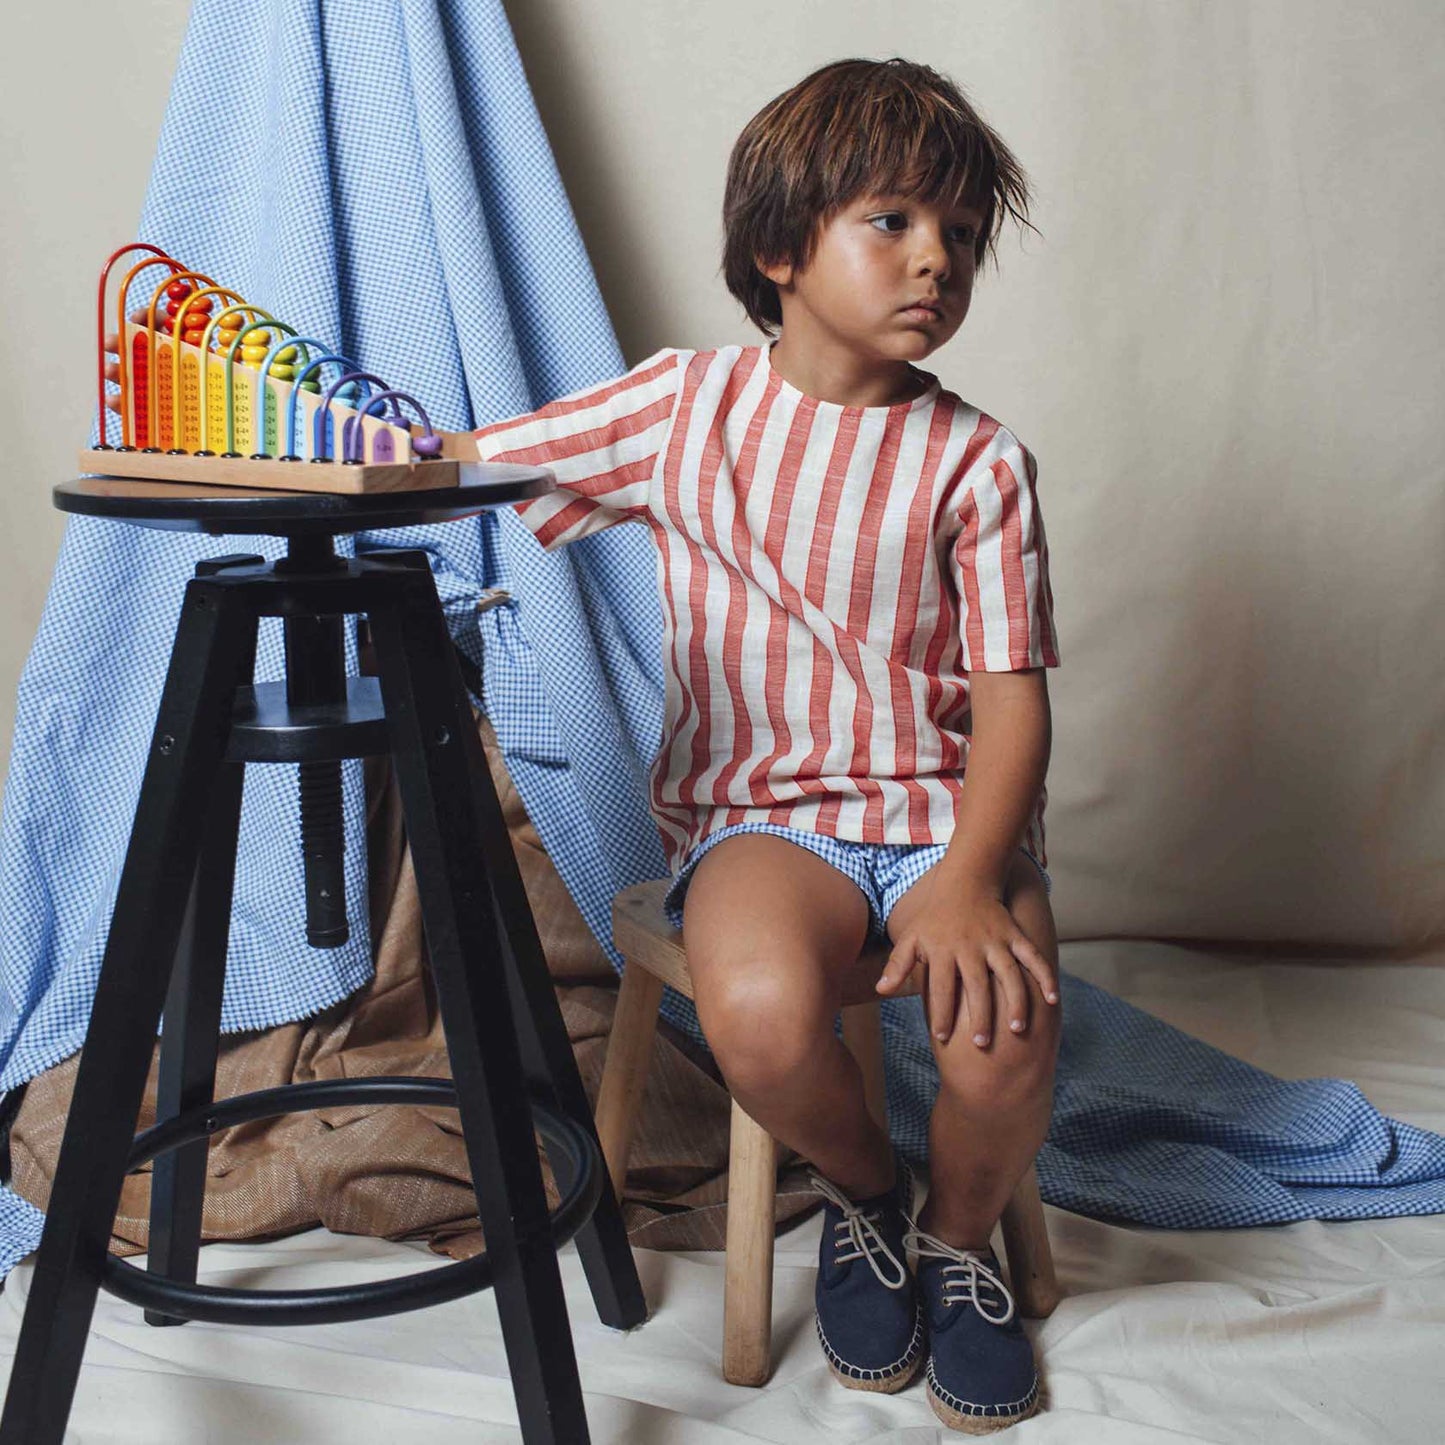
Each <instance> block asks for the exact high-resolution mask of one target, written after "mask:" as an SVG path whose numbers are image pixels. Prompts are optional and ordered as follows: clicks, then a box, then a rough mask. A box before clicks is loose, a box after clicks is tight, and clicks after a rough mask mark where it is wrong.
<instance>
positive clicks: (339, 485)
mask: <svg viewBox="0 0 1445 1445" xmlns="http://www.w3.org/2000/svg"><path fill="white" fill-rule="evenodd" d="M80 470H81V472H82V473H84V474H85V475H87V476H95V477H127V478H136V479H139V480H144V481H156V482H191V483H203V484H205V485H208V486H230V487H251V488H253V489H254V488H258V487H264V488H268V489H270V490H274V491H278V492H346V493H356V492H412V491H422V490H425V489H427V488H430V487H454V486H456V485H457V479H458V473H457V463H456V462H455V461H453V460H450V459H448V458H444V457H435V458H431V459H428V460H425V461H415V462H398V463H380V464H378V463H371V462H367V463H363V464H359V465H357V464H352V463H349V462H304V461H303V462H283V461H280V460H278V459H277V458H275V457H264V458H261V459H259V460H258V459H256V458H252V457H221V456H214V457H201V456H195V455H192V454H186V455H182V456H171V455H169V454H167V453H165V452H142V451H128V452H123V451H116V450H114V449H111V450H109V451H101V450H99V449H98V448H95V447H85V448H83V449H82V450H81V452H80Z"/></svg>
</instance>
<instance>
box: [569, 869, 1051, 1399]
mask: <svg viewBox="0 0 1445 1445" xmlns="http://www.w3.org/2000/svg"><path fill="white" fill-rule="evenodd" d="M669 887H671V880H670V879H667V878H657V879H652V880H650V881H649V882H646V883H639V884H637V885H636V886H635V887H633V888H628V889H625V890H624V891H623V892H621V893H619V894H618V895H617V897H616V898H615V899H614V900H613V905H612V937H613V941H614V942H615V943H616V945H617V948H618V950H619V952H621V954H622V956H623V958H624V959H625V960H626V965H627V966H626V969H625V971H624V972H623V975H622V987H621V989H620V991H619V994H618V999H617V1011H616V1014H615V1016H614V1018H613V1022H612V1033H611V1037H610V1038H609V1040H608V1045H607V1058H606V1062H605V1063H604V1065H603V1069H602V1083H601V1087H600V1090H599V1092H598V1096H597V1119H596V1122H597V1137H598V1139H599V1141H600V1143H601V1145H602V1153H603V1157H604V1158H605V1159H606V1161H607V1171H608V1174H609V1176H610V1177H611V1180H612V1187H613V1189H614V1191H615V1192H616V1194H617V1196H618V1199H619V1200H620V1199H621V1197H622V1192H623V1186H624V1184H625V1183H626V1179H627V1158H628V1152H629V1149H630V1146H631V1142H632V1133H633V1127H634V1124H635V1122H636V1119H637V1112H638V1108H639V1106H640V1104H641V1102H642V1092H643V1089H644V1088H645V1086H646V1083H647V1069H648V1063H649V1061H650V1060H651V1057H652V1044H653V1038H654V1036H655V1034H656V1030H657V1013H658V1008H659V1006H660V1004H661V1002H662V990H663V987H664V985H667V986H670V987H672V988H675V989H676V990H677V991H678V992H679V993H681V994H684V995H685V996H686V997H688V998H692V997H693V991H692V976H691V974H690V973H689V972H688V968H687V952H686V950H685V949H684V948H683V944H682V933H681V931H680V930H678V929H676V928H674V927H673V926H672V924H671V922H670V921H669V919H668V917H667V914H666V913H665V912H664V911H663V907H662V903H663V899H664V898H665V897H666V896H667V890H668V888H669ZM890 951H891V949H890V946H889V945H888V944H887V943H885V942H882V941H872V942H870V943H868V944H867V945H866V946H865V947H864V948H863V950H862V951H861V952H860V953H859V955H858V959H857V962H856V964H855V966H854V968H853V970H852V971H851V972H850V974H849V976H848V979H847V981H846V983H845V985H844V988H843V1041H844V1043H845V1044H847V1046H848V1048H849V1050H850V1051H851V1052H852V1054H853V1057H854V1058H855V1059H856V1060H857V1061H858V1066H859V1068H860V1069H861V1070H862V1071H863V1080H864V1087H865V1092H866V1095H867V1100H868V1108H869V1111H870V1112H871V1113H872V1115H873V1117H874V1118H875V1119H877V1120H878V1122H879V1123H880V1124H881V1125H883V1127H884V1128H887V1123H888V1110H887V1094H886V1090H885V1077H884V1061H883V1031H882V1027H881V1023H880V1019H879V1014H878V1011H877V1009H876V1008H874V1007H872V1005H874V1004H877V1003H879V1002H880V1001H881V1000H880V998H879V995H878V994H877V992H876V991H875V989H874V986H873V985H874V984H875V982H876V981H877V979H878V976H879V974H880V973H882V971H883V966H884V964H885V963H887V961H888V955H889V953H890ZM909 985H910V986H908V987H905V988H904V989H903V990H902V993H904V994H916V993H917V992H918V984H917V982H916V975H915V977H914V978H913V979H910V980H909ZM776 1183H777V1145H776V1143H775V1141H774V1140H773V1138H772V1136H771V1135H770V1134H769V1133H768V1132H767V1130H765V1129H764V1128H763V1127H762V1126H761V1125H760V1124H758V1123H757V1122H755V1121H754V1120H753V1119H752V1118H750V1117H749V1116H748V1115H747V1113H745V1112H744V1110H743V1109H742V1108H741V1107H740V1106H739V1105H738V1103H737V1101H736V1100H734V1101H733V1105H732V1127H731V1139H730V1147H729V1154H728V1214H727V1258H726V1269H725V1280H724V1286H723V1376H724V1377H725V1378H726V1379H727V1380H729V1381H730V1382H731V1383H732V1384H735V1385H761V1384H763V1383H765V1382H766V1380H767V1378H768V1376H769V1374H770V1373H771V1369H772V1299H773V1233H774V1230H773V1200H774V1194H775V1189H776ZM1001 1223H1002V1228H1003V1237H1004V1250H1005V1253H1006V1254H1007V1256H1008V1269H1009V1279H1010V1282H1011V1284H1012V1286H1013V1293H1014V1298H1015V1301H1016V1303H1017V1305H1018V1309H1019V1312H1020V1313H1021V1314H1024V1315H1027V1316H1029V1317H1030V1318H1033V1319H1042V1318H1044V1317H1045V1316H1047V1315H1049V1314H1051V1313H1052V1312H1053V1309H1054V1307H1055V1305H1057V1303H1058V1300H1059V1289H1058V1285H1057V1282H1056V1281H1055V1278H1054V1262H1053V1254H1052V1251H1051V1250H1050V1248H1049V1237H1048V1230H1047V1227H1046V1225H1045V1222H1044V1212H1043V1204H1042V1201H1041V1200H1040V1199H1039V1188H1038V1181H1037V1179H1036V1177H1035V1174H1034V1170H1033V1167H1032V1166H1030V1167H1029V1171H1028V1173H1027V1174H1025V1175H1024V1177H1023V1178H1022V1179H1021V1180H1020V1181H1019V1184H1018V1187H1017V1188H1016V1189H1015V1190H1014V1194H1013V1198H1012V1199H1011V1200H1010V1201H1009V1203H1008V1205H1007V1207H1006V1208H1005V1209H1004V1213H1003V1219H1002V1221H1001Z"/></svg>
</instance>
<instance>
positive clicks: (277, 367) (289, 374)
mask: <svg viewBox="0 0 1445 1445" xmlns="http://www.w3.org/2000/svg"><path fill="white" fill-rule="evenodd" d="M267 375H268V376H274V377H275V378H276V380H277V381H294V380H295V379H296V368H295V367H294V366H286V365H285V364H284V363H282V362H279V361H273V362H272V363H271V370H270V371H269V372H268V373H267Z"/></svg>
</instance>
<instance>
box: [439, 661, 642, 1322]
mask: <svg viewBox="0 0 1445 1445" xmlns="http://www.w3.org/2000/svg"><path fill="white" fill-rule="evenodd" d="M448 656H449V657H450V656H451V654H450V652H449V654H448ZM457 688H458V692H459V695H460V697H461V700H462V705H463V706H464V707H465V708H466V710H467V717H468V718H469V719H470V717H471V704H470V703H469V702H468V701H467V698H466V693H465V691H464V690H463V689H462V684H461V679H460V676H459V675H458V677H457ZM464 742H465V743H466V746H467V749H468V752H469V754H470V759H471V760H470V763H469V767H468V771H469V772H470V774H471V775H472V780H473V784H474V786H475V787H476V790H477V794H478V800H479V804H480V807H481V810H482V817H483V838H484V840H486V842H487V844H488V851H487V853H486V864H487V878H488V881H489V883H490V884H491V893H492V901H493V904H494V906H495V908H496V910H497V916H498V918H499V919H500V920H501V925H502V931H501V938H500V942H501V955H502V964H503V966H504V967H505V969H506V970H507V981H508V988H509V997H510V998H511V1002H512V1022H513V1026H514V1028H515V1029H516V1033H517V1040H518V1042H519V1043H520V1045H521V1049H522V1063H523V1067H524V1069H525V1071H526V1077H527V1082H528V1084H529V1085H530V1086H531V1087H532V1089H533V1090H534V1092H536V1093H538V1094H540V1095H541V1096H542V1098H543V1100H544V1101H545V1102H547V1103H549V1104H551V1105H552V1106H553V1107H554V1108H558V1109H560V1110H561V1111H562V1112H563V1113H564V1114H566V1115H567V1116H568V1117H569V1118H572V1119H575V1120H577V1122H578V1123H580V1124H581V1125H582V1126H583V1127H584V1128H586V1129H587V1130H588V1131H589V1132H590V1133H592V1134H593V1136H594V1138H595V1137H596V1126H595V1124H594V1122H593V1116H592V1103H591V1101H590V1100H589V1099H588V1097H587V1091H586V1089H585V1088H583V1086H582V1076H581V1074H579V1073H578V1071H577V1058H576V1055H574V1054H573V1052H572V1041H571V1040H570V1039H569V1038H568V1037H567V1026H566V1024H565V1023H564V1022H563V1020H562V1011H561V1009H560V1008H559V1007H558V1005H557V992H556V989H555V988H554V986H553V984H552V978H551V975H550V973H549V972H548V970H547V959H546V955H545V954H543V952H542V943H541V940H540V939H539V938H538V937H537V925H536V923H535V921H534V920H533V918H532V909H531V906H530V905H529V904H528V902H527V893H526V888H525V886H524V885H523V883H522V875H521V872H520V870H519V869H518V867H517V855H516V854H515V853H514V852H513V851H512V842H511V839H510V837H509V836H508V834H507V825H506V821H505V819H504V818H503V816H502V808H501V804H500V803H499V802H498V801H497V794H496V789H495V788H494V787H493V786H492V774H491V769H490V768H489V767H488V766H487V761H486V755H485V753H483V751H482V746H481V742H480V740H479V739H478V737H477V734H476V728H475V727H472V728H470V729H469V730H468V732H467V735H466V738H465V739H464ZM598 1147H599V1151H600V1148H601V1141H600V1140H598ZM552 1163H553V1164H554V1165H555V1163H556V1160H552ZM576 1243H577V1254H578V1256H579V1257H580V1259H581V1261H582V1269H583V1272H584V1273H585V1274H586V1276H587V1285H588V1289H589V1290H590V1292H591V1295H592V1303H593V1305H594V1307H595V1308H596V1310H597V1316H598V1318H599V1319H600V1320H601V1321H602V1323H603V1324H605V1325H610V1326H611V1327H612V1328H613V1329H620V1330H625V1329H631V1328H632V1327H633V1326H634V1325H640V1324H641V1323H642V1322H643V1321H644V1320H645V1319H646V1318H647V1300H646V1298H645V1297H644V1295H643V1293H642V1281H641V1280H640V1279H639V1278H638V1277H637V1263H636V1261H635V1260H634V1259H633V1257H632V1246H631V1245H630V1244H629V1243H628V1239H627V1231H626V1229H625V1228H624V1227H623V1224H622V1209H621V1206H620V1205H619V1203H618V1198H617V1195H616V1194H614V1193H613V1191H612V1190H610V1189H607V1190H604V1191H603V1193H602V1196H601V1198H600V1199H598V1201H597V1208H596V1209H594V1210H593V1211H592V1215H591V1217H590V1218H589V1219H588V1220H587V1222H586V1223H585V1224H584V1225H583V1226H582V1228H581V1229H579V1230H578V1231H577V1235H576Z"/></svg>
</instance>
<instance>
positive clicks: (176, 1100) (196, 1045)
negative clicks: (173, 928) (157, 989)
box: [145, 762, 245, 1325]
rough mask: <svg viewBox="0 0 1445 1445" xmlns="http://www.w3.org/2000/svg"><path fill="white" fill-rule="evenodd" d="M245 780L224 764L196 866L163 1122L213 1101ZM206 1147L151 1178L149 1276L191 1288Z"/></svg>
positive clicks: (162, 1088)
mask: <svg viewBox="0 0 1445 1445" xmlns="http://www.w3.org/2000/svg"><path fill="white" fill-rule="evenodd" d="M244 778H245V765H244V764H242V763H234V762H226V763H223V764H222V765H221V769H220V772H219V773H218V774H217V775H216V784H215V787H214V789H213V790H212V798H211V806H210V809H209V812H208V814H207V819H206V836H205V841H204V842H203V843H202V845H201V856H200V857H199V859H197V861H196V876H195V880H194V881H193V883H192V884H191V896H190V902H189V903H188V904H187V907H186V916H185V922H184V923H183V924H182V927H181V941H180V946H179V947H178V949H177V950H176V962H175V968H174V969H173V971H172V973H171V986H170V992H169V993H167V994H166V1005H165V1014H164V1017H163V1023H162V1028H161V1056H160V1066H159V1069H158V1070H157V1080H156V1122H157V1123H161V1122H162V1121H163V1120H165V1119H173V1118H175V1116H176V1115H177V1114H179V1113H181V1112H183V1111H184V1110H186V1109H194V1108H198V1107H199V1106H200V1105H202V1104H209V1103H210V1102H211V1100H212V1099H213V1098H214V1097H215V1090H216V1054H217V1052H218V1050H219V1047H220V1030H221V996H222V993H223V991H224V988H225V982H226V942H227V939H228V936H229V934H230V931H231V893H232V888H233V885H234V880H235V874H236V843H237V838H238V836H239V834H240V829H241V794H242V784H243V781H244ZM208 1151H209V1140H206V1139H197V1140H194V1141H193V1142H192V1143H190V1144H183V1145H182V1146H181V1147H180V1148H179V1149H172V1150H168V1151H167V1152H166V1153H164V1154H160V1155H158V1156H157V1157H156V1161H155V1164H154V1165H153V1166H152V1172H151V1213H150V1244H149V1247H148V1250H147V1255H148V1258H147V1262H146V1263H147V1268H148V1269H149V1270H150V1272H151V1273H152V1274H158V1275H163V1276H164V1277H165V1278H166V1279H172V1280H180V1281H183V1282H184V1283H187V1284H194V1283H195V1279H196V1261H197V1256H198V1255H199V1253H200V1249H201V1215H202V1212H203V1207H204V1204H205V1197H206V1157H207V1153H208ZM145 1318H146V1323H147V1324H152V1325H180V1324H184V1323H185V1321H184V1320H182V1319H178V1318H177V1317H176V1316H174V1315H168V1314H162V1313H161V1312H160V1311H158V1310H147V1311H146V1312H145Z"/></svg>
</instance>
